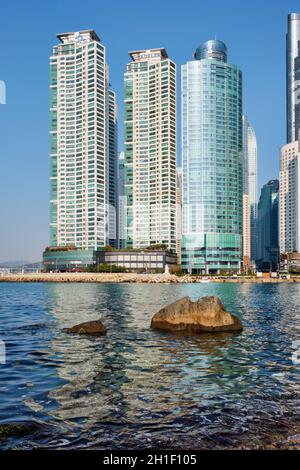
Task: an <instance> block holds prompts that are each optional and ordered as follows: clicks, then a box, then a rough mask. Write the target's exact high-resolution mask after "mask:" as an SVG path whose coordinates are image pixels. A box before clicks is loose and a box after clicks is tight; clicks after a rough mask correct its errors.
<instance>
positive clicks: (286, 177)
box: [279, 141, 300, 253]
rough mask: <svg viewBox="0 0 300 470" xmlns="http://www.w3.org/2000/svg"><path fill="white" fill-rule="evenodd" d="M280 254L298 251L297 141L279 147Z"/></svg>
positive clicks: (299, 160)
mask: <svg viewBox="0 0 300 470" xmlns="http://www.w3.org/2000/svg"><path fill="white" fill-rule="evenodd" d="M279 182H280V189H279V195H280V196H279V214H280V216H279V222H280V223H279V227H280V253H291V252H293V251H298V252H299V251H300V147H299V141H296V142H291V143H290V144H287V145H284V146H283V147H281V153H280V175H279Z"/></svg>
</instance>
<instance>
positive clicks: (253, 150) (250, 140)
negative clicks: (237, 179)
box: [243, 116, 258, 263]
mask: <svg viewBox="0 0 300 470" xmlns="http://www.w3.org/2000/svg"><path fill="white" fill-rule="evenodd" d="M243 154H244V188H243V192H244V194H247V195H248V198H244V204H246V203H247V200H248V204H249V207H248V208H245V209H246V210H247V212H248V211H249V215H250V219H249V220H250V227H249V228H245V230H246V232H248V231H249V232H250V260H251V262H252V263H253V262H254V261H255V260H256V256H257V204H258V183H257V180H258V172H257V140H256V135H255V132H254V129H253V127H252V126H251V125H250V122H249V120H248V118H247V117H246V116H243ZM247 220H248V217H245V218H244V222H246V221H247Z"/></svg>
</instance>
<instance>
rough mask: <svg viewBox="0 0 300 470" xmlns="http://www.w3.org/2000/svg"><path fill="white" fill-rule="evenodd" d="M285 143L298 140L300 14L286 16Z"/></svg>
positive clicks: (299, 113)
mask: <svg viewBox="0 0 300 470" xmlns="http://www.w3.org/2000/svg"><path fill="white" fill-rule="evenodd" d="M286 83H287V142H288V143H289V142H294V141H295V140H298V139H299V129H300V13H291V14H290V15H288V32H287V35H286Z"/></svg>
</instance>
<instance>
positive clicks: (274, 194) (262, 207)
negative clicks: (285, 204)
mask: <svg viewBox="0 0 300 470" xmlns="http://www.w3.org/2000/svg"><path fill="white" fill-rule="evenodd" d="M278 196H279V181H278V180H271V181H269V182H268V183H267V184H265V185H264V186H263V187H262V190H261V195H260V198H259V203H258V253H257V266H258V269H262V270H264V271H269V270H276V269H277V267H278V262H279V234H278V225H279V224H278V217H279V206H278Z"/></svg>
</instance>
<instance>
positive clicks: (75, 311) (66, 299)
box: [48, 284, 127, 423]
mask: <svg viewBox="0 0 300 470" xmlns="http://www.w3.org/2000/svg"><path fill="white" fill-rule="evenodd" d="M48 292H49V297H50V309H49V311H50V313H52V314H53V315H54V316H55V318H56V320H57V322H56V325H57V329H58V330H59V331H62V330H63V328H65V327H69V326H71V325H75V324H77V323H81V322H84V321H88V320H94V319H99V318H103V319H104V322H105V324H106V325H107V326H108V328H109V331H112V332H113V331H114V330H116V331H119V330H120V329H122V328H125V327H126V318H125V316H124V315H122V314H117V312H116V314H114V312H113V309H112V308H110V305H113V302H114V287H113V286H112V289H111V290H110V287H107V286H106V288H105V289H103V290H102V292H101V289H99V290H98V289H97V287H96V286H89V285H87V284H85V285H69V286H65V285H60V284H49V285H48ZM103 294H104V295H103ZM122 303H123V299H122V292H119V293H118V306H119V308H120V311H123V310H124V309H123V306H122ZM118 313H119V312H118ZM110 335H111V334H110V333H108V337H100V338H95V337H92V338H91V337H84V336H81V337H78V336H77V335H66V334H65V333H61V334H60V333H57V332H54V337H53V339H52V342H51V348H52V350H53V353H55V354H57V355H58V358H59V360H58V368H57V372H58V375H59V376H60V377H61V378H62V379H64V380H66V383H65V384H64V385H63V386H62V387H60V388H58V389H56V390H53V391H51V392H50V394H49V395H50V396H51V398H54V399H55V400H57V402H58V404H59V406H58V408H57V409H55V410H54V411H53V412H52V414H53V415H54V416H55V417H57V418H60V419H63V420H72V419H78V418H84V419H86V420H88V421H89V422H91V423H95V422H97V421H99V420H100V421H101V420H105V419H107V418H108V417H111V416H112V413H115V412H116V410H115V408H116V406H117V405H118V406H121V408H120V410H121V411H122V413H124V412H125V403H124V401H123V395H122V390H121V385H122V383H123V382H124V381H126V380H127V379H126V364H125V359H124V356H123V351H124V348H125V349H126V346H124V344H123V343H122V342H121V341H120V342H118V341H115V340H113V341H112V338H111V337H109V336H110ZM112 345H113V346H112Z"/></svg>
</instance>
